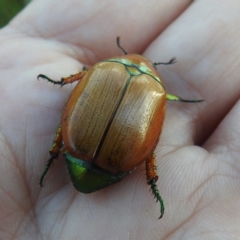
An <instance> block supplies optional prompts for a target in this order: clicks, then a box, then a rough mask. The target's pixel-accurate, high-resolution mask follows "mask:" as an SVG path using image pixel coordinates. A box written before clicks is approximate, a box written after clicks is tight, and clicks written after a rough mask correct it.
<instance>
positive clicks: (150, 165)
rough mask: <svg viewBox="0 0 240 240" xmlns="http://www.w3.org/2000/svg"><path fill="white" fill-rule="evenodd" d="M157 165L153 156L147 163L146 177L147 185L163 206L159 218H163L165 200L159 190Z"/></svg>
mask: <svg viewBox="0 0 240 240" xmlns="http://www.w3.org/2000/svg"><path fill="white" fill-rule="evenodd" d="M156 168H157V167H156V163H155V156H154V154H152V156H151V157H150V158H149V159H148V160H147V161H146V175H147V183H148V184H149V185H151V189H152V193H153V195H154V198H156V199H157V201H159V202H160V206H161V215H160V217H159V219H160V218H162V216H163V214H164V209H165V207H164V202H163V199H162V198H161V196H160V194H159V191H158V189H157V185H156V182H157V180H158V175H157V172H156Z"/></svg>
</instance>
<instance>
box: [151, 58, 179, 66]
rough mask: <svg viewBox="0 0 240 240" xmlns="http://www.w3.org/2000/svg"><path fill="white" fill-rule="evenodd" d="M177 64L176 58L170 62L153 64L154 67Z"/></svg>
mask: <svg viewBox="0 0 240 240" xmlns="http://www.w3.org/2000/svg"><path fill="white" fill-rule="evenodd" d="M176 62H177V60H176V58H175V57H174V58H172V59H170V61H169V62H158V63H153V65H154V66H157V65H170V64H174V63H176Z"/></svg>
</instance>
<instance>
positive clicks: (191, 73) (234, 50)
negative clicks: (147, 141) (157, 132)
mask: <svg viewBox="0 0 240 240" xmlns="http://www.w3.org/2000/svg"><path fill="white" fill-rule="evenodd" d="M239 12H240V3H239V2H238V1H234V0H230V1H211V2H209V1H193V2H192V1H185V0H183V1H174V0H172V1H157V0H156V1H154V0H152V1H141V2H140V1H136V0H131V1H126V2H125V3H124V2H123V1H94V0H92V1H77V0H75V1H74V0H71V1H65V2H61V4H60V3H59V1H56V0H51V1H38V0H35V1H33V2H32V3H31V4H30V5H29V6H28V7H27V8H26V9H25V10H24V11H23V12H22V13H21V14H20V15H18V16H17V17H16V18H15V19H14V20H13V21H12V22H11V23H9V25H8V26H6V27H5V28H3V29H2V30H0V46H1V47H0V76H1V80H0V81H1V88H0V98H1V105H0V112H1V115H0V139H1V141H0V152H1V161H0V189H1V191H0V239H24V240H25V239H35V240H36V239H51V240H52V239H121V240H122V239H124V240H125V239H140V240H141V239H158V240H159V239H171V240H175V239H184V240H188V239H194V240H196V239H204V240H205V239H211V240H213V239H239V237H240V154H239V152H240V121H239V119H240V102H239V97H240V58H239V55H240V46H239V42H240V28H239V22H240V14H239ZM117 36H121V45H122V46H124V48H125V49H126V50H127V51H128V52H129V53H138V54H143V55H144V56H146V57H148V58H149V59H151V60H152V61H153V62H163V61H166V62H167V61H169V60H170V59H171V58H172V57H176V58H177V63H175V64H174V65H172V66H159V67H158V70H159V72H161V75H162V78H163V79H164V82H165V86H166V88H167V89H168V92H170V93H174V94H176V95H179V96H181V97H184V98H186V99H204V100H205V101H204V102H202V103H174V102H170V103H168V104H167V114H166V118H165V123H164V128H163V132H162V136H161V140H160V142H159V144H158V146H157V148H156V151H155V154H156V160H157V166H158V169H157V172H158V175H159V180H158V188H159V191H160V194H161V196H162V198H163V199H164V201H165V207H166V210H165V214H164V216H163V218H162V219H161V220H158V219H157V218H158V217H159V213H160V212H159V204H158V203H155V201H154V199H153V198H152V196H151V194H150V191H149V186H148V185H147V184H146V179H145V173H144V164H143V165H142V166H140V167H139V168H138V169H137V170H136V171H134V172H133V173H132V174H131V175H130V176H128V177H127V178H125V179H124V180H123V181H121V182H120V183H117V184H115V185H112V186H110V187H108V188H106V189H104V190H101V191H98V192H95V193H92V194H89V195H85V194H82V193H79V192H77V191H76V190H75V189H74V188H73V186H72V184H71V182H70V181H69V179H68V176H67V171H66V167H65V163H64V160H63V159H62V157H60V158H59V159H58V160H56V161H55V162H54V164H53V167H52V168H51V169H50V170H49V172H48V174H47V176H46V177H45V179H44V183H43V184H44V187H43V188H41V187H40V186H39V185H38V181H39V177H40V175H41V173H42V171H43V169H44V166H45V164H46V161H47V160H48V158H49V154H48V150H49V149H50V147H51V144H52V141H53V139H54V136H55V132H56V130H57V127H58V124H59V122H60V117H61V111H62V109H63V107H64V104H65V102H66V100H67V98H68V96H69V94H70V92H71V90H72V89H73V87H74V86H75V84H72V85H71V84H70V85H66V86H64V87H62V88H60V87H59V86H53V85H52V84H50V83H47V82H46V81H44V80H40V81H37V79H36V78H37V75H38V74H40V73H41V74H45V75H47V76H49V77H51V78H53V79H60V78H61V77H66V76H68V75H70V74H74V73H77V72H79V71H80V70H81V69H82V67H83V66H86V67H89V66H91V65H92V64H94V63H96V62H98V61H100V60H103V59H107V58H110V57H114V56H116V55H119V54H121V51H120V50H119V49H118V48H117V46H116V42H115V40H116V37H117Z"/></svg>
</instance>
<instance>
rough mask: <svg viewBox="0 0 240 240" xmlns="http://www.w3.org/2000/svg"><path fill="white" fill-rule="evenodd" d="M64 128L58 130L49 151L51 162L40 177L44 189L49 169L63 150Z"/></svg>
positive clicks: (40, 183)
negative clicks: (44, 181)
mask: <svg viewBox="0 0 240 240" xmlns="http://www.w3.org/2000/svg"><path fill="white" fill-rule="evenodd" d="M62 145H63V144H62V127H61V125H60V126H59V127H58V130H57V134H56V137H55V139H54V141H53V145H52V147H51V149H50V151H49V154H50V156H51V157H50V158H49V160H48V161H47V164H46V166H45V169H44V171H43V173H42V175H41V177H40V180H39V185H40V186H41V187H42V186H43V184H42V182H43V179H44V177H45V175H46V174H47V172H48V170H49V168H50V167H51V165H52V163H53V160H54V159H57V158H58V155H59V153H60V149H61V148H62Z"/></svg>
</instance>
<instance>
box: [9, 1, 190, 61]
mask: <svg viewBox="0 0 240 240" xmlns="http://www.w3.org/2000/svg"><path fill="white" fill-rule="evenodd" d="M191 2H192V1H191V0H183V1H176V0H174V1H164V2H163V1H157V0H152V1H146V0H145V1H141V2H139V1H137V0H131V1H126V2H125V3H124V2H123V1H104V2H101V3H100V2H98V1H94V0H92V1H73V0H72V1H68V2H62V3H61V4H59V2H58V1H57V0H52V1H45V2H42V1H33V2H32V3H31V4H30V5H29V6H28V7H27V8H26V10H25V11H24V12H23V13H22V14H21V15H20V16H19V17H18V18H16V19H15V20H14V21H13V22H12V23H11V26H14V27H15V28H20V29H22V31H23V32H25V33H27V34H29V35H31V36H34V37H43V38H47V39H48V38H51V39H56V40H58V41H62V42H65V43H68V44H72V45H74V46H79V47H80V48H81V49H82V50H83V51H85V52H86V55H87V56H85V57H88V58H91V57H92V58H93V59H92V61H96V59H97V60H99V59H105V58H108V57H109V56H113V55H116V54H119V53H120V51H119V50H118V49H117V47H116V44H115V41H116V37H117V36H121V38H122V41H123V42H124V46H125V48H126V49H127V50H128V51H129V52H141V51H143V49H145V47H146V46H147V45H148V44H149V43H150V42H151V41H152V40H153V39H154V38H155V36H157V35H159V34H160V33H161V32H162V31H163V29H165V28H166V27H167V26H168V25H169V24H170V23H171V22H172V21H173V20H174V19H175V18H177V17H178V16H179V15H180V14H181V13H182V12H183V11H184V10H185V9H186V8H187V7H188V6H189V4H190V3H191ZM91 54H93V55H94V56H91Z"/></svg>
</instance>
